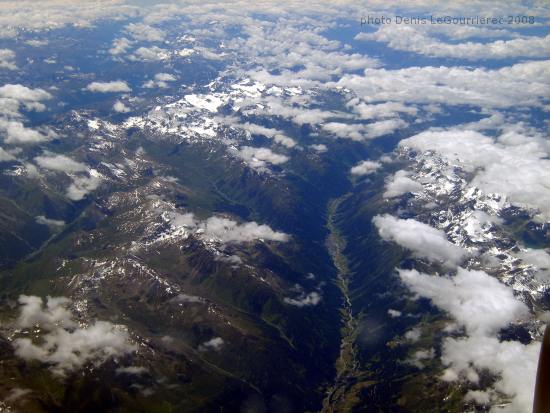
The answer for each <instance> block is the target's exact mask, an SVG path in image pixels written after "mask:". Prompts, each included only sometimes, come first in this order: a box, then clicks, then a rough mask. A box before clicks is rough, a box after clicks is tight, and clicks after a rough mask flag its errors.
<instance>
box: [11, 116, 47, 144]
mask: <svg viewBox="0 0 550 413" xmlns="http://www.w3.org/2000/svg"><path fill="white" fill-rule="evenodd" d="M0 131H2V132H4V133H5V138H4V142H6V143H10V144H32V143H38V142H44V141H47V140H49V139H51V138H52V137H54V136H56V135H55V133H54V132H53V131H47V134H43V133H41V132H39V131H37V130H35V129H31V128H27V127H26V126H25V125H23V123H22V122H19V121H13V120H6V119H2V118H0Z"/></svg>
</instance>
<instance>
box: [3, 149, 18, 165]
mask: <svg viewBox="0 0 550 413" xmlns="http://www.w3.org/2000/svg"><path fill="white" fill-rule="evenodd" d="M13 160H15V156H13V155H12V154H11V153H9V152H6V150H5V149H4V148H1V147H0V162H9V161H13Z"/></svg>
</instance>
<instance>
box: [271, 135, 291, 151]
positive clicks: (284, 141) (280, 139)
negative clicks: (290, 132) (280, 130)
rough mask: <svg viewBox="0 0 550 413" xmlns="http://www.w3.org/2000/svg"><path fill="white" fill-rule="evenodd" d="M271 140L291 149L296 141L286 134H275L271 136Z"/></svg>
mask: <svg viewBox="0 0 550 413" xmlns="http://www.w3.org/2000/svg"><path fill="white" fill-rule="evenodd" d="M273 140H274V141H275V143H278V144H279V145H282V146H284V147H286V148H289V149H292V148H294V147H296V145H297V143H296V141H295V140H294V139H292V138H290V137H288V136H285V135H275V136H274V137H273Z"/></svg>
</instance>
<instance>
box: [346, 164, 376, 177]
mask: <svg viewBox="0 0 550 413" xmlns="http://www.w3.org/2000/svg"><path fill="white" fill-rule="evenodd" d="M381 166H382V164H381V163H380V162H376V161H363V162H360V163H359V164H357V165H355V166H354V167H353V168H351V174H352V175H358V176H362V175H370V174H373V173H375V172H376V171H377V170H378V169H379V168H380V167H381Z"/></svg>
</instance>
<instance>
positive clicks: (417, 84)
mask: <svg viewBox="0 0 550 413" xmlns="http://www.w3.org/2000/svg"><path fill="white" fill-rule="evenodd" d="M480 85H483V87H480ZM327 86H328V87H344V88H348V89H350V90H353V91H354V92H355V93H356V94H357V96H359V97H360V98H361V99H363V100H364V101H365V102H367V103H376V102H387V101H393V102H402V103H418V104H433V103H436V104H445V105H474V106H478V107H484V108H508V107H518V106H541V105H542V101H543V99H545V97H546V96H548V95H549V94H550V65H548V61H531V62H525V63H518V64H515V65H513V66H507V67H503V68H501V69H494V70H488V69H483V68H475V69H474V68H466V67H445V66H440V67H432V66H425V67H409V68H404V69H396V70H388V69H366V70H365V72H364V75H362V76H361V75H357V74H349V75H344V76H342V77H341V78H340V80H338V81H337V82H333V83H327Z"/></svg>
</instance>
